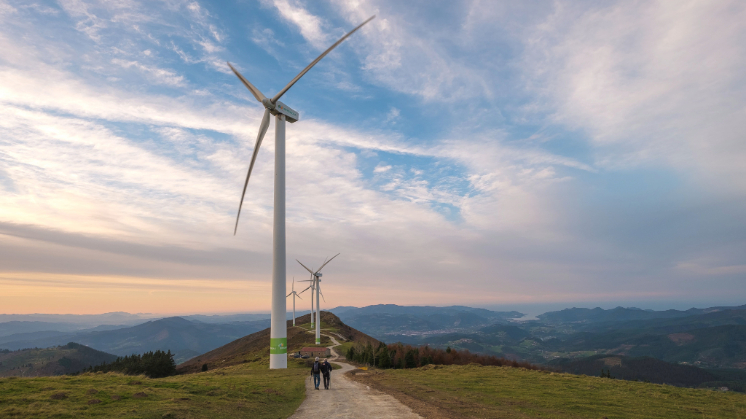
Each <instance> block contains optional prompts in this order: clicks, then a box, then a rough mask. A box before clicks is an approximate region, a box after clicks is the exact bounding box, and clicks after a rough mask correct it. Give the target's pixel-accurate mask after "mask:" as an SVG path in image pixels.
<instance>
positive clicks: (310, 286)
mask: <svg viewBox="0 0 746 419" xmlns="http://www.w3.org/2000/svg"><path fill="white" fill-rule="evenodd" d="M301 282H309V281H301ZM313 286H314V283H313V281H311V285H309V286H308V288H306V289H304V290H303V291H301V292H300V293H301V294H303V293H304V292H306V291H308V290H309V289H310V290H311V327H313Z"/></svg>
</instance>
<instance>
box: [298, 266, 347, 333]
mask: <svg viewBox="0 0 746 419" xmlns="http://www.w3.org/2000/svg"><path fill="white" fill-rule="evenodd" d="M339 255H340V254H339V253H337V254H336V255H334V256H332V258H331V259H329V260H327V261H326V262H324V264H323V265H321V267H320V268H319V269H317V270H316V272H314V271H312V270H310V269H308V267H307V266H306V265H304V264H302V263H301V262H300V261H299V260H298V259H295V261H296V262H298V263H300V266H302V267H304V268H306V270H307V271H308V272H310V273H311V279H309V281H311V283H312V284H315V288H316V344H317V345H320V344H321V308H320V306H321V300H319V293H321V284H320V282H321V276H322V274H321V270H322V269H324V266H326V265H327V264H328V263H329V262H331V261H332V260H333V259H334V258H335V257H337V256H339ZM312 292H313V291H312ZM323 297H324V294H323V293H321V298H323ZM324 302H326V298H324ZM311 318H312V319H313V314H312V315H311Z"/></svg>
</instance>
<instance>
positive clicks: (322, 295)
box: [319, 287, 326, 302]
mask: <svg viewBox="0 0 746 419" xmlns="http://www.w3.org/2000/svg"><path fill="white" fill-rule="evenodd" d="M319 294H321V298H322V299H323V300H324V302H326V298H324V293H323V292H321V287H319Z"/></svg>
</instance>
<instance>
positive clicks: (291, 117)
mask: <svg viewBox="0 0 746 419" xmlns="http://www.w3.org/2000/svg"><path fill="white" fill-rule="evenodd" d="M275 111H277V113H281V114H283V115H285V117H286V119H287V121H288V122H291V123H292V122H296V121H297V120H298V119H299V118H300V114H299V113H298V112H296V111H295V110H293V109H292V108H290V107H289V106H288V105H286V104H284V103H282V102H280V101H279V100H278V101H277V103H275Z"/></svg>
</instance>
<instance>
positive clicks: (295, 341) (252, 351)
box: [177, 311, 378, 374]
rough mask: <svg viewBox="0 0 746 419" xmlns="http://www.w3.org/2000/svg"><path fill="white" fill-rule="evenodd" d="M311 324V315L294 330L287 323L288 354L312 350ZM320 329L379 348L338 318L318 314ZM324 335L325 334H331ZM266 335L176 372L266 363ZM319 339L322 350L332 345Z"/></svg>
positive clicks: (194, 360)
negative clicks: (309, 327) (306, 348)
mask: <svg viewBox="0 0 746 419" xmlns="http://www.w3.org/2000/svg"><path fill="white" fill-rule="evenodd" d="M310 322H311V315H310V314H306V315H305V316H302V317H298V318H296V324H297V325H298V326H297V327H293V321H292V320H289V321H288V322H287V325H288V336H287V337H288V353H292V352H296V351H298V350H300V349H301V348H303V347H306V346H315V334H314V333H312V332H311V331H309V330H308V326H310ZM321 327H322V328H323V329H327V331H333V333H334V334H335V335H337V336H341V337H342V338H343V339H345V340H348V341H354V342H360V343H363V344H367V343H371V344H375V345H377V344H378V341H377V340H376V339H374V338H372V337H370V336H368V335H366V334H364V333H362V332H360V331H358V330H356V329H353V328H352V327H350V326H347V325H346V324H344V323H343V322H342V321H341V320H340V319H339V317H337V316H336V315H334V314H332V313H329V312H326V311H322V312H321ZM327 331H325V332H324V333H330V332H327ZM269 333H270V329H265V330H262V331H260V332H256V333H253V334H251V335H248V336H244V337H242V338H240V339H236V340H234V341H233V342H230V343H228V344H226V345H223V346H221V347H219V348H217V349H214V350H212V351H209V352H207V353H204V354H202V355H199V356H196V357H194V358H192V359H190V360H189V361H186V362H184V363H182V364H180V365H178V366H177V372H178V373H179V374H190V373H195V372H200V371H201V370H202V365H203V364H207V367H208V370H212V369H214V368H223V367H227V366H231V365H238V364H243V363H247V362H258V363H263V362H269ZM321 338H322V339H321V345H322V346H328V345H330V344H331V341H330V340H329V339H328V338H327V337H325V336H322V337H321Z"/></svg>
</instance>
